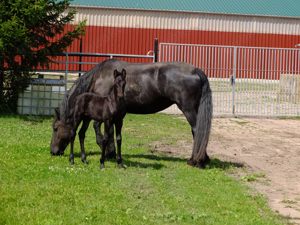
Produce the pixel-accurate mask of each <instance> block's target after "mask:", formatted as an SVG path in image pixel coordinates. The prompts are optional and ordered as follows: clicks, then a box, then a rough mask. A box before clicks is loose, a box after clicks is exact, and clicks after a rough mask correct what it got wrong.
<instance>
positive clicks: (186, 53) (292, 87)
mask: <svg viewBox="0 0 300 225" xmlns="http://www.w3.org/2000/svg"><path fill="white" fill-rule="evenodd" d="M159 49H160V54H159V61H160V62H176V61H177V62H186V63H191V64H193V65H195V66H196V67H199V68H201V69H202V70H203V71H204V72H205V73H206V75H207V76H208V77H209V80H210V84H211V88H212V91H213V104H214V115H218V116H224V115H239V116H266V117H274V116H300V49H282V48H255V47H237V46H214V45H191V44H175V43H160V48H159ZM172 110H173V112H174V113H176V112H178V109H176V108H174V107H173V109H172Z"/></svg>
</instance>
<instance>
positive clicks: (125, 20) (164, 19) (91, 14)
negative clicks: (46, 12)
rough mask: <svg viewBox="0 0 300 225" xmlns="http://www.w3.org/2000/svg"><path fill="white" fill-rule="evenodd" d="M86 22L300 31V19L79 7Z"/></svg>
mask: <svg viewBox="0 0 300 225" xmlns="http://www.w3.org/2000/svg"><path fill="white" fill-rule="evenodd" d="M76 9H77V11H78V12H77V14H76V16H75V21H74V23H75V24H76V23H78V22H79V21H82V20H84V19H87V25H89V26H107V27H124V28H151V29H175V30H207V31H221V32H247V33H265V34H285V35H300V19H296V18H295V19H293V18H279V17H261V16H239V15H220V14H207V13H185V12H162V11H142V10H136V11H133V10H118V9H103V8H87V7H78V8H76Z"/></svg>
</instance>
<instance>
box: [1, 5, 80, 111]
mask: <svg viewBox="0 0 300 225" xmlns="http://www.w3.org/2000/svg"><path fill="white" fill-rule="evenodd" d="M69 5H70V0H26V1H24V0H0V112H3V110H4V109H7V106H9V108H10V110H12V111H16V108H17V98H18V97H17V96H18V93H19V92H20V91H22V90H24V88H26V87H27V85H28V80H29V77H30V71H32V70H33V69H34V68H36V67H38V66H47V65H48V63H49V62H50V61H51V56H53V55H56V54H58V53H61V52H63V51H64V50H65V49H66V48H67V47H68V46H69V45H70V44H71V43H72V42H73V41H74V40H75V39H76V38H79V37H80V36H81V35H82V34H83V33H84V23H85V22H81V23H79V24H78V25H77V26H74V28H73V29H72V30H71V31H68V32H66V30H65V27H66V25H67V24H69V23H70V22H71V21H72V20H73V19H74V16H75V13H76V12H75V11H74V10H70V9H69ZM1 106H2V107H1ZM4 106H5V107H4Z"/></svg>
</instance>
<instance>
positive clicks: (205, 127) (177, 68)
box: [51, 59, 212, 167]
mask: <svg viewBox="0 0 300 225" xmlns="http://www.w3.org/2000/svg"><path fill="white" fill-rule="evenodd" d="M123 68H124V69H125V70H126V73H127V75H126V87H125V93H124V94H125V104H126V112H128V113H135V114H149V113H156V112H159V111H161V110H163V109H165V108H167V107H169V106H171V105H172V104H176V105H177V106H178V107H179V109H180V110H181V111H182V112H183V114H184V115H185V117H186V119H187V121H188V122H189V124H190V126H191V129H192V134H193V137H194V143H193V151H192V155H191V158H190V159H189V160H188V164H190V165H192V166H197V167H204V166H205V165H206V164H207V163H208V161H209V157H208V155H207V152H206V148H207V143H208V140H209V135H210V128H211V119H212V93H211V89H210V86H209V82H208V79H207V77H206V75H205V74H204V72H202V71H201V70H200V69H198V68H196V67H194V66H192V65H189V64H185V63H141V64H139V63H127V62H124V61H120V60H115V59H110V60H106V61H104V62H102V63H100V64H98V65H97V66H96V67H94V68H93V69H92V70H91V71H89V72H87V73H86V74H84V75H83V76H81V77H80V78H79V79H78V81H77V82H76V83H75V84H74V86H73V87H72V88H71V90H70V91H69V93H68V94H67V95H66V97H65V99H64V101H63V103H62V105H61V106H60V109H59V112H58V113H57V115H56V118H55V120H54V122H53V135H52V142H51V153H52V154H62V153H63V152H64V150H65V148H66V146H67V145H68V143H69V140H68V139H67V138H64V137H63V136H60V137H59V135H57V133H58V132H61V133H67V132H68V130H69V128H68V127H69V125H68V121H69V118H70V117H72V115H73V112H74V105H73V102H74V99H75V98H76V96H78V95H79V94H82V93H83V92H92V93H96V94H98V95H100V96H106V95H107V94H108V93H109V92H110V90H111V88H112V86H113V71H114V70H115V69H117V70H121V69H123ZM115 123H119V121H115ZM87 127H88V123H87V122H84V123H83V125H82V127H81V129H80V131H79V139H80V143H82V145H83V142H84V134H85V131H86V129H87ZM95 132H96V136H97V143H98V144H99V145H100V144H101V135H100V131H99V127H98V126H95ZM112 132H113V131H112ZM116 139H117V142H120V141H121V137H116Z"/></svg>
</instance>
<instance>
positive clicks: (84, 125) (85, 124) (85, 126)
mask: <svg viewBox="0 0 300 225" xmlns="http://www.w3.org/2000/svg"><path fill="white" fill-rule="evenodd" d="M90 121H91V120H89V119H85V120H83V123H82V126H81V128H80V131H79V132H78V136H79V142H80V150H81V161H82V162H83V163H85V164H88V161H87V160H86V154H85V148H84V139H85V133H86V130H87V129H88V127H89V124H90Z"/></svg>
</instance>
